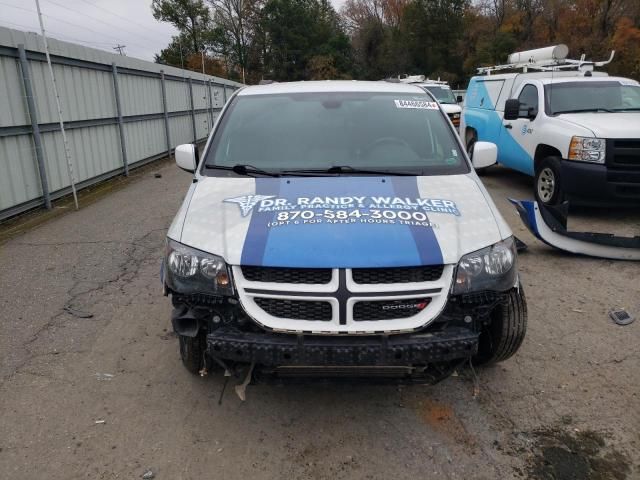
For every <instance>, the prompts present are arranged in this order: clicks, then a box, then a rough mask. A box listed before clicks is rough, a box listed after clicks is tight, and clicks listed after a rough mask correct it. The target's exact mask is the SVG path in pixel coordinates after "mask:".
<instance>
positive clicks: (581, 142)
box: [568, 137, 607, 163]
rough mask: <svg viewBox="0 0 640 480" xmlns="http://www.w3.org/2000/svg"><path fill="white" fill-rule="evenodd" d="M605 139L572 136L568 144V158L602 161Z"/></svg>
mask: <svg viewBox="0 0 640 480" xmlns="http://www.w3.org/2000/svg"><path fill="white" fill-rule="evenodd" d="M606 148H607V141H606V140H605V139H604V138H593V137H572V138H571V144H570V145H569V156H568V159H569V160H575V161H578V162H591V163H604V159H605V155H606Z"/></svg>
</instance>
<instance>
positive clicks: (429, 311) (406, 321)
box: [232, 265, 454, 335]
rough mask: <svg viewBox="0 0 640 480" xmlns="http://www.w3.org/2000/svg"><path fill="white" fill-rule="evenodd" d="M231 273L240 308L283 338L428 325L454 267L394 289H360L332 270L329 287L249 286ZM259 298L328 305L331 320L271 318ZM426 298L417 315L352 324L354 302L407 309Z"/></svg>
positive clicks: (347, 272) (238, 271)
mask: <svg viewBox="0 0 640 480" xmlns="http://www.w3.org/2000/svg"><path fill="white" fill-rule="evenodd" d="M232 270H233V277H234V282H235V286H236V289H237V292H238V297H239V300H240V303H241V304H242V307H243V308H244V310H245V311H246V312H247V314H248V315H249V316H250V317H251V318H252V319H253V320H254V321H255V322H256V323H258V324H259V325H261V326H262V327H264V328H265V329H268V330H271V331H276V332H287V333H308V334H333V335H341V334H360V335H371V334H379V333H404V332H412V331H415V330H418V329H420V328H423V327H424V326H426V325H427V324H429V323H430V322H431V321H432V320H433V319H434V318H435V317H437V316H438V315H439V314H440V312H441V311H442V310H443V309H444V306H445V304H446V302H447V297H448V294H449V290H450V287H451V282H452V279H453V273H454V266H453V265H445V266H444V268H443V271H442V275H441V276H440V278H438V279H436V280H433V281H426V282H404V283H392V284H358V283H356V282H355V281H354V280H353V277H352V271H351V269H332V271H331V281H330V282H328V283H325V284H300V283H275V282H257V281H250V280H247V279H246V278H245V277H244V276H243V274H242V268H241V267H239V266H234V267H232ZM258 298H272V299H280V300H291V301H294V302H295V301H311V302H327V303H329V304H330V306H331V318H330V319H329V320H323V321H318V320H305V319H296V318H284V317H278V316H274V315H271V314H269V313H268V312H266V311H265V310H263V309H262V308H261V307H260V306H259V305H258V303H257V302H256V299H258ZM426 298H428V299H429V302H428V305H427V306H426V307H425V308H424V309H422V310H420V311H419V312H418V313H416V314H415V315H411V316H406V314H399V315H398V317H396V318H386V316H385V318H378V319H375V318H371V319H370V320H367V319H358V320H354V306H355V304H356V303H357V302H365V301H368V302H375V301H385V300H386V301H396V300H405V299H406V300H408V301H409V303H411V301H412V300H414V301H415V300H424V299H426ZM403 315H405V316H403Z"/></svg>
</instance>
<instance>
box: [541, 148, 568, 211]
mask: <svg viewBox="0 0 640 480" xmlns="http://www.w3.org/2000/svg"><path fill="white" fill-rule="evenodd" d="M535 173H536V176H535V196H536V200H537V201H538V203H542V204H544V205H558V204H560V203H562V202H563V201H564V193H563V192H562V180H561V178H560V159H559V158H557V157H547V158H544V159H542V161H541V162H540V163H538V165H537V166H536V172H535Z"/></svg>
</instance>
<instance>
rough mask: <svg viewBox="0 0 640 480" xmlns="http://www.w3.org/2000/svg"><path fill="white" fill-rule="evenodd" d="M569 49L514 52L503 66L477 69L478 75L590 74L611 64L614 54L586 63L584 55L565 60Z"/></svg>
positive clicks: (558, 46) (552, 47) (564, 47)
mask: <svg viewBox="0 0 640 480" xmlns="http://www.w3.org/2000/svg"><path fill="white" fill-rule="evenodd" d="M568 53H569V47H567V46H566V45H564V44H560V45H554V46H551V47H545V48H538V49H535V50H526V51H524V52H516V53H512V54H511V55H509V58H508V60H507V61H508V62H509V63H507V64H505V65H494V66H491V67H479V68H478V74H480V75H491V74H492V73H493V72H499V71H501V70H520V69H521V70H522V71H523V72H528V71H529V70H536V71H541V72H551V71H561V70H578V71H580V72H584V73H586V72H592V71H593V69H594V68H595V67H603V66H604V65H607V64H609V63H611V61H612V60H613V57H614V55H615V53H616V51H615V50H612V51H611V55H610V56H609V58H608V59H607V60H603V61H600V62H594V61H587V60H585V55H584V54H582V56H581V57H580V60H572V59H570V58H567V54H568Z"/></svg>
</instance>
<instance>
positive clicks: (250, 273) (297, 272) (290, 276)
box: [242, 265, 331, 284]
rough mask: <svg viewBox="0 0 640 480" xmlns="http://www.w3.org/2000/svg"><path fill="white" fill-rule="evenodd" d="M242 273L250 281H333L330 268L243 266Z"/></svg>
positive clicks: (323, 282) (303, 282)
mask: <svg viewBox="0 0 640 480" xmlns="http://www.w3.org/2000/svg"><path fill="white" fill-rule="evenodd" d="M242 275H243V276H244V278H246V279H247V280H249V281H250V282H267V283H295V284H314V283H319V284H326V283H329V282H330V281H331V269H330V268H275V267H250V266H246V265H245V266H243V267H242Z"/></svg>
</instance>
